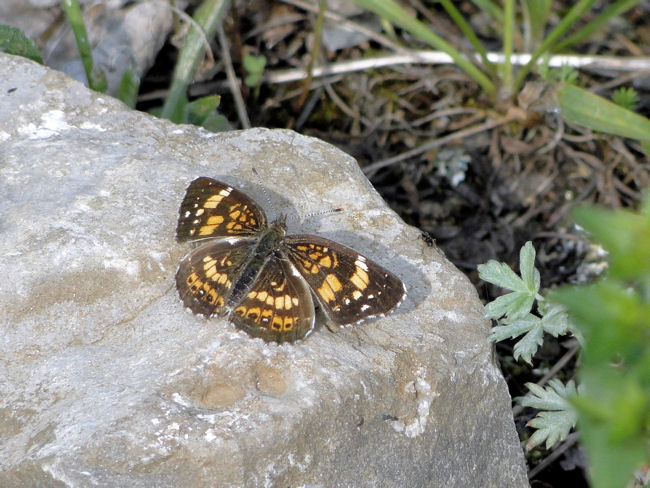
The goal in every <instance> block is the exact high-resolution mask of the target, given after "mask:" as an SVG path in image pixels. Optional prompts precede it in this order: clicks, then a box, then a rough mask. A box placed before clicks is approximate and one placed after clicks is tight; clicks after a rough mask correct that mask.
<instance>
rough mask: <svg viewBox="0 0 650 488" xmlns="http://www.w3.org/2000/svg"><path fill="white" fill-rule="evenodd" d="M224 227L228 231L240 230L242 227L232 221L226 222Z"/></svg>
mask: <svg viewBox="0 0 650 488" xmlns="http://www.w3.org/2000/svg"><path fill="white" fill-rule="evenodd" d="M226 229H228V230H230V231H238V230H242V229H243V227H242V225H241V224H240V223H238V222H235V221H233V222H228V223H227V224H226Z"/></svg>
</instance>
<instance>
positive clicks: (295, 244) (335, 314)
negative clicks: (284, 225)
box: [285, 235, 405, 325]
mask: <svg viewBox="0 0 650 488" xmlns="http://www.w3.org/2000/svg"><path fill="white" fill-rule="evenodd" d="M285 243H286V244H285V249H286V250H285V252H286V253H287V255H288V257H289V259H290V260H291V262H292V263H293V264H294V266H295V267H296V269H297V270H298V271H299V272H300V274H301V275H302V277H303V278H304V279H305V281H307V283H308V284H309V286H310V287H311V289H312V290H313V292H314V295H315V296H316V297H317V299H318V302H319V303H320V304H321V306H322V307H323V310H324V312H325V314H326V315H327V317H328V318H329V320H331V321H332V322H333V323H335V324H338V325H346V324H352V323H356V322H359V321H361V320H364V319H367V318H370V317H375V316H377V315H383V314H385V313H387V312H389V311H390V310H391V309H393V308H394V307H396V306H397V305H399V303H400V302H401V301H402V299H403V298H404V294H405V290H404V285H403V284H402V282H401V281H400V280H399V278H397V277H396V276H395V275H393V274H392V273H391V272H390V271H388V270H386V269H384V268H382V267H381V266H379V265H378V264H377V263H375V262H373V261H371V260H369V259H368V258H366V257H365V256H363V255H361V254H359V253H358V252H356V251H354V250H353V249H350V248H348V247H345V246H343V245H342V244H339V243H337V242H333V241H330V240H328V239H325V238H323V237H318V236H312V235H294V236H287V237H286V239H285Z"/></svg>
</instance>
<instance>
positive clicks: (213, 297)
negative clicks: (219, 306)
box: [206, 289, 219, 305]
mask: <svg viewBox="0 0 650 488" xmlns="http://www.w3.org/2000/svg"><path fill="white" fill-rule="evenodd" d="M217 298H219V295H217V292H216V291H214V290H213V289H212V290H210V291H209V292H208V294H207V295H206V301H207V302H208V303H209V304H210V305H214V304H215V303H217Z"/></svg>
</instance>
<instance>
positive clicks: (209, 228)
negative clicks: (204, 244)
mask: <svg viewBox="0 0 650 488" xmlns="http://www.w3.org/2000/svg"><path fill="white" fill-rule="evenodd" d="M217 227H218V226H217V225H202V226H201V227H200V228H199V235H200V236H209V235H210V234H212V233H213V232H214V229H216V228H217Z"/></svg>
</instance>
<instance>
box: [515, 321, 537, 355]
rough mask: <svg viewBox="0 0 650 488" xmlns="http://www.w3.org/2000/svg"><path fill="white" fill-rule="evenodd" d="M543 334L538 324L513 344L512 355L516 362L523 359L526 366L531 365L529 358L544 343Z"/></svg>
mask: <svg viewBox="0 0 650 488" xmlns="http://www.w3.org/2000/svg"><path fill="white" fill-rule="evenodd" d="M543 333H544V329H542V324H541V322H540V323H538V324H537V325H536V326H535V327H533V328H532V329H531V330H530V331H528V333H527V334H526V335H524V337H522V338H521V339H520V340H519V341H518V342H517V343H516V344H515V347H514V350H513V354H512V355H513V356H514V358H515V359H516V360H519V359H523V360H524V361H526V362H527V363H528V364H532V360H531V358H532V357H533V354H535V353H536V352H537V348H538V347H539V346H541V345H542V343H543V342H544V341H543V340H542V335H543Z"/></svg>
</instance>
